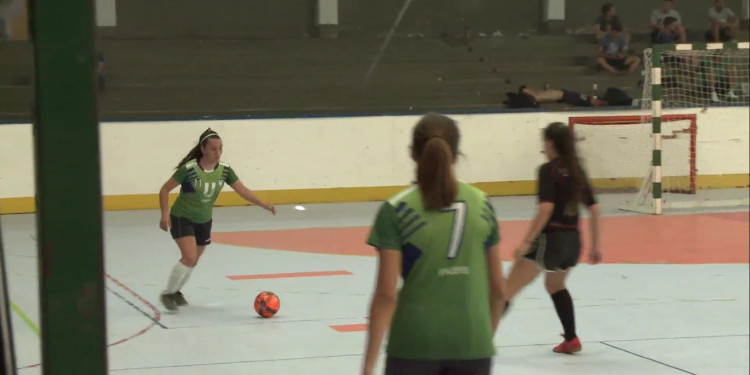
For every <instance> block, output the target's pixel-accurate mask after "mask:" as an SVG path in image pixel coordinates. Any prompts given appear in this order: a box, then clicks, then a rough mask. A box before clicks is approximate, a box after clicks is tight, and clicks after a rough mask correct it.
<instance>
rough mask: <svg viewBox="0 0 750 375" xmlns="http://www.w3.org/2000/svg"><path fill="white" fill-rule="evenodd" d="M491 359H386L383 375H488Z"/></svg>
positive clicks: (490, 368)
mask: <svg viewBox="0 0 750 375" xmlns="http://www.w3.org/2000/svg"><path fill="white" fill-rule="evenodd" d="M491 370H492V358H484V359H477V360H438V361H419V360H410V359H399V358H393V357H390V356H389V357H388V358H386V361H385V375H490V371H491Z"/></svg>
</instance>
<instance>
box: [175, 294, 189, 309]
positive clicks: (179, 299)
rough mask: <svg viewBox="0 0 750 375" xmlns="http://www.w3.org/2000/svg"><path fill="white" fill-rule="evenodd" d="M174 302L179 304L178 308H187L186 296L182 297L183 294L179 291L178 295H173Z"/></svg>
mask: <svg viewBox="0 0 750 375" xmlns="http://www.w3.org/2000/svg"><path fill="white" fill-rule="evenodd" d="M173 296H174V297H173V298H174V302H175V303H176V304H177V306H187V305H188V301H187V300H186V299H185V296H183V295H182V292H180V291H178V292H177V293H175V294H173Z"/></svg>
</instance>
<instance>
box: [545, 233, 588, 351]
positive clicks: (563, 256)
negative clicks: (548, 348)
mask: <svg viewBox="0 0 750 375" xmlns="http://www.w3.org/2000/svg"><path fill="white" fill-rule="evenodd" d="M548 249H549V251H548V252H547V254H548V255H549V256H548V257H547V260H546V262H547V264H548V265H549V268H548V269H550V270H553V271H552V272H547V274H546V275H545V278H544V287H545V289H547V293H549V295H550V298H551V299H552V302H553V304H554V305H555V311H557V316H558V317H559V318H560V323H561V324H562V326H563V331H564V334H563V336H564V337H565V341H564V342H563V343H562V344H560V345H558V346H557V347H555V348H554V351H555V352H557V353H567V354H571V353H575V352H578V351H580V350H581V341H580V340H579V339H578V336H577V335H576V325H575V313H574V308H573V297H571V296H570V293H569V292H568V289H567V286H566V280H567V278H568V275H569V274H570V270H571V269H572V268H573V267H575V265H576V264H578V259H579V258H580V256H581V239H580V234H579V233H578V232H577V231H560V232H553V233H548Z"/></svg>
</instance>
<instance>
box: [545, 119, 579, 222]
mask: <svg viewBox="0 0 750 375" xmlns="http://www.w3.org/2000/svg"><path fill="white" fill-rule="evenodd" d="M544 139H546V140H549V141H552V145H553V147H554V148H555V151H556V152H557V155H558V157H559V158H560V161H561V162H562V165H563V167H564V168H565V169H566V170H567V171H568V174H569V175H570V178H571V179H572V182H573V184H572V185H573V189H572V190H571V192H570V193H571V195H572V196H570V197H568V198H569V199H567V201H569V202H570V207H566V211H567V209H576V210H577V208H578V205H579V204H580V203H581V202H583V199H584V196H585V193H586V192H585V189H586V188H587V186H588V184H587V183H586V181H585V179H586V177H585V176H584V174H583V168H582V167H581V162H580V160H579V159H578V152H577V151H576V140H575V135H574V134H573V131H572V130H570V128H569V127H568V126H567V125H565V124H563V123H562V122H553V123H551V124H549V125H548V126H547V128H546V129H545V130H544Z"/></svg>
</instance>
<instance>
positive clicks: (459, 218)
mask: <svg viewBox="0 0 750 375" xmlns="http://www.w3.org/2000/svg"><path fill="white" fill-rule="evenodd" d="M466 208H467V205H466V202H454V203H453V204H452V205H450V207H448V208H445V209H443V210H442V211H441V212H446V213H447V212H453V226H452V227H451V240H450V243H449V245H448V259H456V257H457V256H458V250H459V249H460V248H461V240H462V239H463V237H464V227H465V226H466V211H467V210H466Z"/></svg>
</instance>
